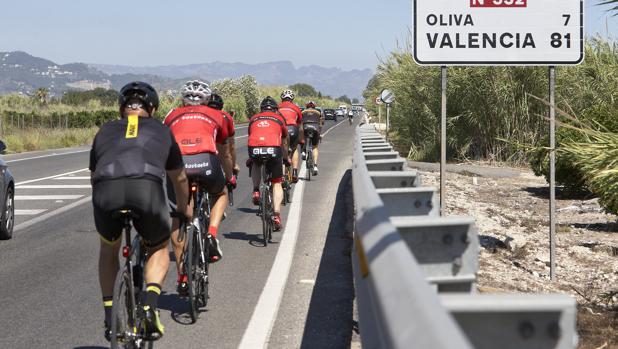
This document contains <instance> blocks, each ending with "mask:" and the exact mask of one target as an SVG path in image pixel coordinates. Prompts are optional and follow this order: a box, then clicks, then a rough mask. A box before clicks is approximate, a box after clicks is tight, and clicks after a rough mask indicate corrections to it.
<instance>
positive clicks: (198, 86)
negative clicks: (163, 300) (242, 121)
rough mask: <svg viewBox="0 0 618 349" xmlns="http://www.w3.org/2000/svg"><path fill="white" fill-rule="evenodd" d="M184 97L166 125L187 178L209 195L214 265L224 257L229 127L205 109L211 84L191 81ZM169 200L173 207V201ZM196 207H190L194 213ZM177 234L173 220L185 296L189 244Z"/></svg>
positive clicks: (180, 290) (180, 286) (180, 287)
mask: <svg viewBox="0 0 618 349" xmlns="http://www.w3.org/2000/svg"><path fill="white" fill-rule="evenodd" d="M181 94H182V104H183V106H182V107H179V108H176V109H173V110H172V111H170V112H169V114H168V115H167V116H166V117H165V121H164V123H165V124H166V125H168V126H169V127H170V129H171V130H172V133H173V134H174V137H175V138H176V142H178V145H179V146H180V151H181V153H182V157H183V161H184V163H185V168H186V170H187V176H188V177H189V178H190V180H191V181H193V182H196V183H197V184H198V185H200V186H201V187H204V188H205V189H206V190H207V191H208V193H209V195H210V198H211V212H210V226H209V227H208V232H204V233H206V238H208V239H209V241H210V244H209V246H210V256H211V257H210V262H212V263H214V262H217V261H219V260H221V258H222V257H223V253H222V251H221V246H220V244H219V240H218V239H217V233H218V229H219V224H220V223H221V220H222V217H223V214H224V212H225V208H226V207H227V205H228V196H227V188H226V178H225V173H224V170H223V166H225V167H227V168H228V169H231V167H232V165H231V156H229V154H228V153H229V148H228V147H227V146H225V142H226V140H227V138H228V127H227V125H226V122H225V120H224V118H223V115H222V114H221V112H219V111H218V110H215V109H213V108H210V107H208V106H206V104H207V103H208V101H209V100H210V95H211V90H210V87H209V86H208V84H206V83H204V82H201V81H198V80H194V81H188V82H187V83H186V84H185V85H184V86H183V88H182V91H181ZM221 159H222V160H223V161H221ZM222 162H223V166H222ZM171 191H172V188H170V187H169V185H168V193H169V192H171ZM169 199H170V202H171V204H172V206H173V205H174V200H173V198H172V197H169ZM194 204H195V203H193V202H191V203H190V205H189V206H190V207H191V209H192V208H193V205H194ZM178 230H179V221H178V219H174V220H173V223H172V247H173V249H174V255H175V256H176V267H177V269H178V293H179V294H180V295H181V296H183V295H186V293H187V291H188V288H187V287H188V285H187V275H186V274H184V273H183V271H182V268H181V265H180V264H181V261H182V252H183V249H184V244H185V243H186V241H179V240H178V237H179V231H178Z"/></svg>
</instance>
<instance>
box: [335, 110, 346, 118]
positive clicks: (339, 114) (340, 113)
mask: <svg viewBox="0 0 618 349" xmlns="http://www.w3.org/2000/svg"><path fill="white" fill-rule="evenodd" d="M344 117H345V113H344V112H343V110H342V109H337V110H336V111H335V120H337V118H344Z"/></svg>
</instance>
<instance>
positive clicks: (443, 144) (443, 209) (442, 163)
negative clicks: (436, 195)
mask: <svg viewBox="0 0 618 349" xmlns="http://www.w3.org/2000/svg"><path fill="white" fill-rule="evenodd" d="M441 73H442V84H441V85H442V117H441V121H440V125H441V126H440V127H441V136H440V215H441V216H446V66H442V67H441Z"/></svg>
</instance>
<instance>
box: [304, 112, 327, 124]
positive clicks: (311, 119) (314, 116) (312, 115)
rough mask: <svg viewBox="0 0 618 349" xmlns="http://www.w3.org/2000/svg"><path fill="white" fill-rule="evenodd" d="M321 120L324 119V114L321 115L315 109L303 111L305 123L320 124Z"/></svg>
mask: <svg viewBox="0 0 618 349" xmlns="http://www.w3.org/2000/svg"><path fill="white" fill-rule="evenodd" d="M321 119H322V113H320V111H319V110H317V109H313V108H309V109H305V110H303V123H307V124H309V123H314V124H318V123H320V120H321Z"/></svg>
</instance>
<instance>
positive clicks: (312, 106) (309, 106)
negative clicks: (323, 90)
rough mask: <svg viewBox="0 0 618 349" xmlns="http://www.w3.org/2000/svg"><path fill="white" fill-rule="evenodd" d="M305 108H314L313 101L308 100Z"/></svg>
mask: <svg viewBox="0 0 618 349" xmlns="http://www.w3.org/2000/svg"><path fill="white" fill-rule="evenodd" d="M307 108H315V102H314V101H309V103H307Z"/></svg>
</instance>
